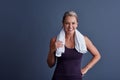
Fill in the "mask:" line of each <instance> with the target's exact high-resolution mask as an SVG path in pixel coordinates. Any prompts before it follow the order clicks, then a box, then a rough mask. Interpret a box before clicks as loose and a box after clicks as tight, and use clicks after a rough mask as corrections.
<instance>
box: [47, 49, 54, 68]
mask: <svg viewBox="0 0 120 80" xmlns="http://www.w3.org/2000/svg"><path fill="white" fill-rule="evenodd" d="M55 62H56V57H55V54H54V52H51V51H50V52H49V53H48V58H47V64H48V66H49V67H50V68H52V67H53V66H54V64H55Z"/></svg>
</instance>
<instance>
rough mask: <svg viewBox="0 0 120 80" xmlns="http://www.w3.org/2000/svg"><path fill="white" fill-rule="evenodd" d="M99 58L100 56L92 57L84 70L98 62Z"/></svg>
mask: <svg viewBox="0 0 120 80" xmlns="http://www.w3.org/2000/svg"><path fill="white" fill-rule="evenodd" d="M100 58H101V56H100V55H96V56H93V58H92V59H91V60H90V61H89V62H88V64H87V65H86V66H85V67H84V68H85V69H86V70H89V69H91V68H92V67H93V66H94V65H95V64H96V63H97V62H98V61H99V60H100Z"/></svg>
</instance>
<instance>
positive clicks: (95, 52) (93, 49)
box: [84, 36, 100, 56]
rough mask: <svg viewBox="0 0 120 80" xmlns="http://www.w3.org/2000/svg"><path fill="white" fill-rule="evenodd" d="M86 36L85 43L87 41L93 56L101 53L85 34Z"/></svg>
mask: <svg viewBox="0 0 120 80" xmlns="http://www.w3.org/2000/svg"><path fill="white" fill-rule="evenodd" d="M84 38H85V43H86V46H87V49H88V51H89V52H90V53H91V54H92V55H93V56H95V55H100V54H99V51H98V49H97V48H96V47H95V46H94V44H93V43H92V41H91V40H90V39H89V38H88V37H87V36H85V37H84Z"/></svg>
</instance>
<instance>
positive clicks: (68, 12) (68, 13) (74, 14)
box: [62, 11, 78, 23]
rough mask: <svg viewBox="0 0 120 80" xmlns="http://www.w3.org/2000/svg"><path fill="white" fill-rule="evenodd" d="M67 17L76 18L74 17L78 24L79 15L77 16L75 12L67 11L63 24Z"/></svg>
mask: <svg viewBox="0 0 120 80" xmlns="http://www.w3.org/2000/svg"><path fill="white" fill-rule="evenodd" d="M67 16H74V17H76V20H77V22H78V16H77V14H76V12H75V11H66V12H65V13H64V16H63V19H62V22H63V23H64V20H65V18H66V17H67Z"/></svg>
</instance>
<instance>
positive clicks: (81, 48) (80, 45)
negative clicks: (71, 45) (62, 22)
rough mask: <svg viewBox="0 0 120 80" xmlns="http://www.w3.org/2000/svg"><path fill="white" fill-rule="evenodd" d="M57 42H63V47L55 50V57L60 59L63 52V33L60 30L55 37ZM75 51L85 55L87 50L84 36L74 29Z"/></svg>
mask: <svg viewBox="0 0 120 80" xmlns="http://www.w3.org/2000/svg"><path fill="white" fill-rule="evenodd" d="M57 41H62V42H63V45H64V46H63V47H60V48H57V50H56V56H57V57H61V55H62V53H64V52H65V31H64V29H62V30H61V31H60V33H59V34H58V36H57ZM75 49H76V50H77V51H78V52H80V53H83V54H84V53H86V52H87V48H86V44H85V40H84V36H83V35H82V34H81V33H80V32H79V31H78V30H77V29H76V30H75Z"/></svg>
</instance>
